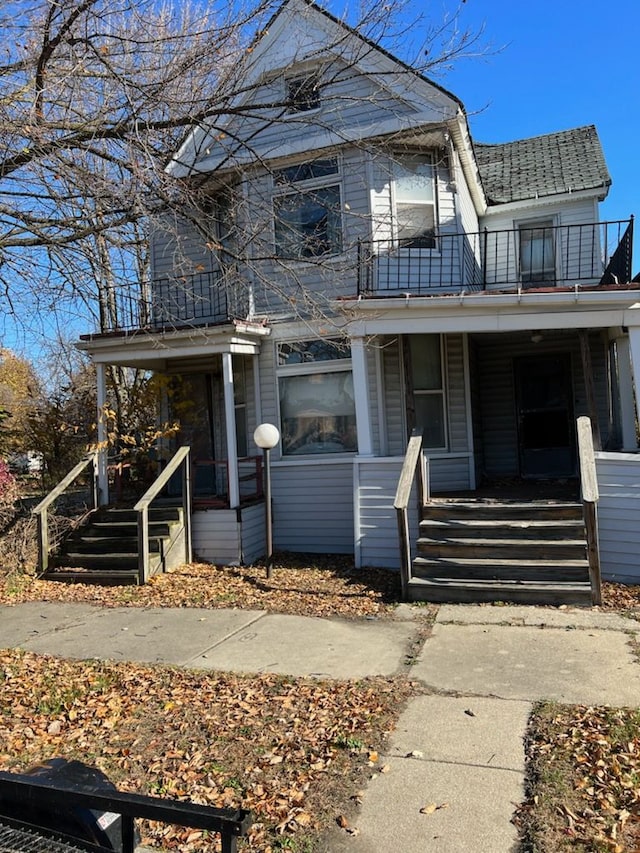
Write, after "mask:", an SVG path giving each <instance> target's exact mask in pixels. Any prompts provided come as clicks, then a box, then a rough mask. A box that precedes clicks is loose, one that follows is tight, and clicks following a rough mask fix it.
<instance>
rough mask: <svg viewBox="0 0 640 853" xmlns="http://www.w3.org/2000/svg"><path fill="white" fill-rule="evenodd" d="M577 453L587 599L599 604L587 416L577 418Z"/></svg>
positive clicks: (594, 498) (593, 475)
mask: <svg viewBox="0 0 640 853" xmlns="http://www.w3.org/2000/svg"><path fill="white" fill-rule="evenodd" d="M578 454H579V457H580V491H581V495H582V510H583V513H584V525H585V529H586V534H587V558H588V560H589V580H590V582H591V600H592V602H593V604H602V577H601V573H600V553H599V549H598V512H597V505H598V500H599V497H600V495H599V492H598V478H597V476H596V459H595V453H594V448H593V432H592V429H591V419H590V418H587V417H580V418H578Z"/></svg>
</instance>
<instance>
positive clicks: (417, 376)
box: [409, 335, 447, 449]
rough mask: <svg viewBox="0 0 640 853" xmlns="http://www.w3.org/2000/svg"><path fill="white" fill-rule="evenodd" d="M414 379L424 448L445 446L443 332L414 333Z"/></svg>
mask: <svg viewBox="0 0 640 853" xmlns="http://www.w3.org/2000/svg"><path fill="white" fill-rule="evenodd" d="M409 341H410V346H411V379H412V384H413V401H414V406H415V419H416V426H418V427H422V430H423V438H422V443H423V445H424V447H428V448H431V449H445V448H446V446H447V423H446V406H445V393H444V371H443V359H442V342H441V338H440V335H411V337H410V338H409Z"/></svg>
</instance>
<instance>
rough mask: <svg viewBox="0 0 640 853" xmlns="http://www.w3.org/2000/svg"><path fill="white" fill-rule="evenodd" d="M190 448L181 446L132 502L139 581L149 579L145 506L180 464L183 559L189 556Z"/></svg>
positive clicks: (187, 561) (147, 521) (147, 523)
mask: <svg viewBox="0 0 640 853" xmlns="http://www.w3.org/2000/svg"><path fill="white" fill-rule="evenodd" d="M190 453H191V448H190V447H188V446H186V445H185V446H183V447H181V448H180V449H179V450H178V451H177V452H176V453H175V455H174V456H173V457H172V458H171V459H170V460H169V463H168V464H167V467H166V468H165V469H164V470H163V471H162V472H161V473H160V474H159V475H158V477H156V479H155V480H154V481H153V483H152V484H151V485H150V486H149V488H148V489H147V491H146V492H145V493H144V495H143V496H142V497H141V498H140V500H139V501H138V502H137V504H136V505H135V506H134V510H135V511H136V512H137V513H138V580H139V583H141V584H143V583H146V582H147V581H148V580H149V507H150V506H151V503H152V502H153V501H154V500H155V499H156V498H157V497H158V495H159V494H160V492H161V491H162V489H163V488H164V487H165V486H166V485H167V483H168V482H169V480H170V479H171V477H172V476H173V475H174V474H175V473H176V471H177V470H178V469H179V468H180V466H182V513H183V524H184V550H185V560H184V561H185V563H190V562H191V559H192V551H191V465H190V462H189V456H190Z"/></svg>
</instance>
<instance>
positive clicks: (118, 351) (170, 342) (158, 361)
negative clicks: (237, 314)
mask: <svg viewBox="0 0 640 853" xmlns="http://www.w3.org/2000/svg"><path fill="white" fill-rule="evenodd" d="M270 334H271V328H270V326H268V325H267V324H265V323H263V322H255V323H254V322H250V321H239V320H234V321H232V322H231V323H227V324H225V325H218V326H202V327H193V328H188V329H179V330H173V331H165V332H149V331H140V330H138V331H134V332H112V333H108V334H101V335H84V336H83V337H82V338H81V339H80V341H78V342H77V343H76V347H77V348H78V349H80V350H82V351H83V352H86V353H88V354H89V355H90V356H91V358H92V360H93V361H94V363H96V364H117V365H121V366H123V367H137V368H141V369H146V370H167V369H168V368H169V366H170V363H171V365H172V366H175V363H188V362H193V361H194V360H200V361H204V360H206V359H207V358H209V357H210V356H214V355H220V354H222V353H232V354H238V355H255V354H257V353H259V352H260V346H261V344H262V341H263V339H264V338H266V337H268V336H269V335H270Z"/></svg>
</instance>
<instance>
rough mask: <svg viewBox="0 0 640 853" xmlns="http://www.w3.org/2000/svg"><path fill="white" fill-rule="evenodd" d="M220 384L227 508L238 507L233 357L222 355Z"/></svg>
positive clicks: (238, 489) (238, 490) (225, 353)
mask: <svg viewBox="0 0 640 853" xmlns="http://www.w3.org/2000/svg"><path fill="white" fill-rule="evenodd" d="M222 382H223V385H224V419H225V426H226V433H227V468H228V482H229V506H230V507H231V509H233V508H234V507H237V506H240V481H239V478H238V444H237V442H236V401H235V396H234V392H233V357H232V355H231V353H230V352H223V353H222Z"/></svg>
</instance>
